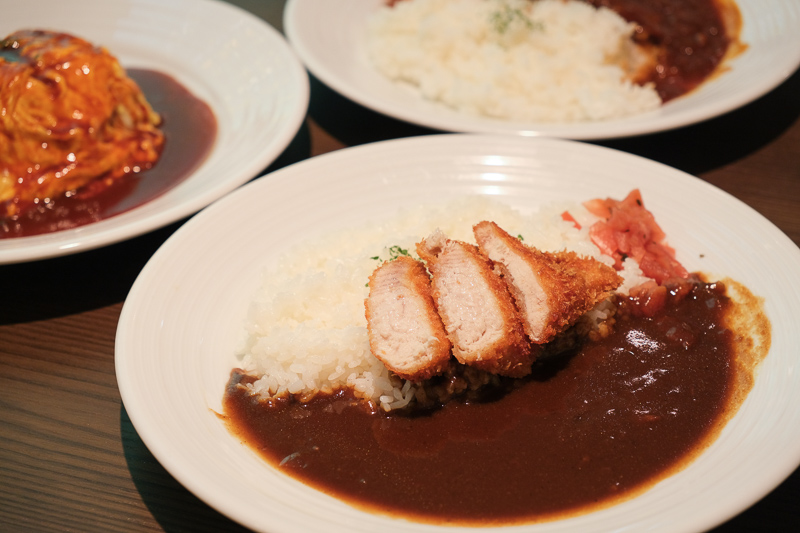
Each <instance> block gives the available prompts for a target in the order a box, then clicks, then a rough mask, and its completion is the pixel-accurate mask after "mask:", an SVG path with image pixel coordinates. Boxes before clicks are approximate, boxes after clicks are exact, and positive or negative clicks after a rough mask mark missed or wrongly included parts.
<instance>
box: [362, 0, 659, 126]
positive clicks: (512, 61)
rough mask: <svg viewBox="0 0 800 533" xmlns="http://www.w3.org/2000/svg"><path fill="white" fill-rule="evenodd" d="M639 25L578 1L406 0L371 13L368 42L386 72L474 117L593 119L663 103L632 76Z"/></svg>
mask: <svg viewBox="0 0 800 533" xmlns="http://www.w3.org/2000/svg"><path fill="white" fill-rule="evenodd" d="M633 31H634V25H633V24H631V23H628V22H626V21H625V20H624V19H623V18H622V17H620V16H619V15H617V14H616V13H614V12H613V11H611V10H610V9H607V8H599V9H598V8H595V7H593V6H591V5H589V4H587V3H584V2H580V1H578V0H537V1H535V2H531V1H530V0H403V1H401V2H398V3H397V4H395V6H394V7H388V6H386V7H382V8H381V9H379V10H378V11H377V12H376V13H375V14H374V15H373V16H372V18H371V19H370V20H369V23H368V25H367V37H366V46H367V51H368V55H369V57H370V60H371V61H372V63H373V64H374V66H375V67H376V68H377V70H378V71H380V72H381V73H382V74H383V75H385V76H387V77H388V78H390V79H392V80H395V81H399V82H405V83H408V84H410V85H411V86H413V87H416V88H417V89H418V90H419V91H420V92H421V94H422V95H423V96H424V97H425V98H427V99H430V100H433V101H438V102H442V103H444V104H446V105H447V106H450V107H452V108H455V109H458V110H460V111H463V112H466V113H470V114H473V115H484V116H488V117H494V118H499V119H511V120H519V121H536V122H573V121H592V120H603V119H610V118H619V117H624V116H628V115H632V114H637V113H642V112H645V111H649V110H653V109H656V108H658V107H659V106H660V105H661V99H660V98H659V96H658V94H657V93H656V91H655V89H654V88H653V87H652V86H650V85H647V86H639V85H636V84H633V83H631V82H630V81H628V79H627V78H626V75H625V71H624V70H623V66H622V65H625V64H626V62H629V61H630V60H631V58H632V55H631V54H632V52H633V45H632V43H631V39H630V36H631V35H632V33H633ZM634 62H635V60H634Z"/></svg>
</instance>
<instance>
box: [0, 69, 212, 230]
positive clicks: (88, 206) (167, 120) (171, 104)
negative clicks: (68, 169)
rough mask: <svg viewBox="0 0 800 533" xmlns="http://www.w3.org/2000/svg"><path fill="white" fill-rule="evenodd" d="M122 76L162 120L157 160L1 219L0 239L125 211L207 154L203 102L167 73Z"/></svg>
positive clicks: (208, 117) (208, 119) (207, 118)
mask: <svg viewBox="0 0 800 533" xmlns="http://www.w3.org/2000/svg"><path fill="white" fill-rule="evenodd" d="M127 72H128V75H129V76H130V77H131V78H132V79H133V80H134V81H136V83H137V84H138V85H139V87H140V88H141V89H142V92H143V93H144V94H145V96H146V98H147V100H148V101H149V102H150V105H151V106H152V107H153V109H154V110H155V111H157V112H158V113H159V114H160V115H161V117H162V120H163V123H162V126H161V129H162V131H163V132H164V135H165V137H166V143H165V147H164V150H163V152H162V154H161V157H160V158H159V160H158V162H157V163H156V164H155V165H154V166H153V167H152V168H150V169H149V170H143V171H141V172H138V173H136V172H131V173H129V174H128V175H126V176H125V177H124V178H122V179H119V180H116V181H115V182H113V183H112V184H111V185H110V186H101V187H97V186H93V184H89V185H88V186H86V187H84V188H82V189H81V190H79V191H77V192H76V193H75V194H74V195H72V196H70V197H60V198H55V199H53V200H52V201H50V202H48V203H47V204H45V205H40V206H36V207H34V208H31V209H28V210H26V211H23V213H22V214H21V215H18V216H15V217H11V218H8V219H0V239H4V238H5V239H7V238H14V237H26V236H32V235H41V234H44V233H51V232H54V231H61V230H65V229H70V228H75V227H78V226H83V225H85V224H90V223H92V222H97V221H99V220H103V219H107V218H109V217H113V216H115V215H118V214H120V213H124V212H125V211H128V210H130V209H133V208H135V207H138V206H140V205H142V204H145V203H147V202H149V201H151V200H153V199H154V198H157V197H158V196H160V195H162V194H164V193H165V192H166V191H168V190H169V189H171V188H173V187H175V186H176V185H177V184H179V183H180V182H181V181H183V180H184V179H186V178H187V177H188V176H189V175H190V174H191V173H192V172H193V171H194V170H195V169H196V168H197V167H198V166H199V165H200V164H201V163H202V162H203V160H204V159H205V158H206V156H207V155H208V154H209V153H210V151H211V147H212V146H213V144H214V140H215V139H216V135H217V121H216V118H215V117H214V113H213V111H212V110H211V108H209V107H208V105H207V104H206V103H205V102H203V101H202V100H200V99H198V98H196V97H195V96H194V95H192V94H191V93H190V92H189V91H188V90H187V89H186V88H185V87H183V86H182V85H181V84H180V83H178V82H177V81H176V80H175V79H173V78H172V77H171V76H169V75H167V74H163V73H161V72H156V71H153V70H146V69H130V70H128V71H127Z"/></svg>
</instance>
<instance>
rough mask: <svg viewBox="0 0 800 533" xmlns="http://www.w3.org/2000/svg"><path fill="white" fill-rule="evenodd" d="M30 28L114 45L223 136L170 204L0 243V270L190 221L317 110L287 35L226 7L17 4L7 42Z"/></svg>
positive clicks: (126, 2) (123, 0) (4, 29)
mask: <svg viewBox="0 0 800 533" xmlns="http://www.w3.org/2000/svg"><path fill="white" fill-rule="evenodd" d="M25 28H37V29H51V30H58V31H64V32H67V33H71V34H74V35H76V36H79V37H83V38H84V39H87V40H89V41H91V42H93V43H95V44H98V45H102V46H105V47H106V48H107V49H108V50H109V51H110V52H111V53H112V54H114V55H115V56H116V57H117V58H118V59H119V60H120V63H121V64H122V65H123V66H124V67H125V68H147V69H153V70H158V71H161V72H164V73H167V74H169V75H171V76H172V77H173V78H175V79H176V80H177V81H179V82H180V83H181V84H182V85H183V86H184V87H186V88H187V89H189V90H190V91H191V92H192V93H193V94H194V95H195V96H197V97H198V98H200V99H201V100H203V101H205V102H206V103H207V104H208V105H209V106H210V107H211V109H212V110H213V112H214V114H215V116H216V119H217V126H218V131H217V139H216V142H215V144H214V146H213V148H212V150H211V152H210V153H209V155H208V157H207V158H206V159H205V161H204V162H203V163H202V164H201V166H200V167H199V168H197V169H196V170H195V171H194V172H193V173H192V174H191V175H190V176H189V177H188V178H187V179H185V180H184V181H182V182H181V183H179V184H178V185H177V186H176V187H174V188H172V189H171V190H169V191H167V192H166V193H165V194H163V195H162V196H160V197H158V198H156V199H154V200H152V201H150V202H148V203H146V204H144V205H142V206H140V207H138V208H136V209H133V210H131V211H128V212H125V213H122V214H120V215H117V216H115V217H112V218H109V219H106V220H103V221H100V222H96V223H93V224H89V225H86V226H82V227H78V228H75V229H72V230H67V231H61V232H56V233H50V234H47V235H41V236H34V237H24V238H17V239H4V240H0V264H3V263H14V262H21V261H28V260H33V259H41V258H45V257H54V256H59V255H65V254H69V253H75V252H79V251H84V250H89V249H92V248H96V247H99V246H104V245H107V244H111V243H114V242H118V241H121V240H124V239H128V238H130V237H134V236H136V235H140V234H142V233H145V232H147V231H151V230H154V229H156V228H159V227H161V226H164V225H166V224H169V223H171V222H174V221H177V220H180V219H182V218H184V217H186V216H189V215H191V214H192V213H194V212H196V211H198V210H199V209H202V208H203V207H205V206H206V205H208V204H209V203H211V202H212V201H214V200H216V199H217V198H219V197H220V196H222V195H224V194H226V193H228V192H230V191H231V190H232V189H234V188H235V187H237V186H239V185H241V184H243V183H245V182H246V181H248V180H249V179H251V178H253V177H255V176H256V175H257V174H258V173H259V172H261V171H262V170H263V169H264V168H266V167H267V166H268V165H269V164H270V163H271V162H273V161H274V160H275V159H276V158H277V157H278V156H279V155H280V154H281V152H283V150H284V149H285V148H286V146H287V145H288V144H289V142H290V141H291V140H292V138H293V137H294V135H295V134H296V133H297V131H298V129H299V127H300V124H301V122H302V120H303V119H304V117H305V113H306V110H307V108H308V95H309V89H308V77H307V75H306V73H305V70H304V69H303V67H302V65H301V64H300V62H299V60H298V59H297V58H296V56H295V54H294V52H293V51H292V50H291V48H290V47H289V46H288V44H287V43H286V41H285V40H284V39H283V37H282V36H281V35H280V34H279V33H278V32H277V31H276V30H275V29H273V28H272V27H271V26H269V25H268V24H267V23H266V22H264V21H262V20H261V19H258V18H256V17H255V16H253V15H251V14H249V13H247V12H245V11H243V10H241V9H239V8H236V7H233V6H231V5H229V4H225V3H222V2H218V1H214V0H170V1H169V2H162V1H160V0H71V1H69V2H64V1H62V0H25V1H24V2H9V3H8V4H7V5H5V6H4V7H3V10H2V16H0V35H2V36H3V37H5V36H6V35H8V34H10V33H12V32H14V31H16V30H19V29H25Z"/></svg>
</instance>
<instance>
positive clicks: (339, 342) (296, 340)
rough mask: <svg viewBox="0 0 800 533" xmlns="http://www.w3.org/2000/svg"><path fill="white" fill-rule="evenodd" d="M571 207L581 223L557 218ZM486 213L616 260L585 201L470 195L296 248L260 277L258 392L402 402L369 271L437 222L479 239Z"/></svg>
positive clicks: (549, 243)
mask: <svg viewBox="0 0 800 533" xmlns="http://www.w3.org/2000/svg"><path fill="white" fill-rule="evenodd" d="M567 208H568V209H569V211H570V213H571V214H572V215H573V216H574V217H575V218H576V219H577V220H578V222H579V223H581V224H582V227H583V229H581V230H577V229H575V227H574V226H573V225H572V224H571V223H568V222H564V221H563V220H562V219H561V217H560V214H561V213H562V212H563V211H564V210H565V209H567ZM481 220H492V221H494V222H496V223H497V224H499V225H500V227H502V228H504V229H505V230H506V231H508V232H509V233H511V234H512V235H522V236H523V239H524V241H523V242H525V243H526V244H529V245H532V246H535V247H537V248H539V249H541V250H545V251H558V250H563V249H567V250H571V251H574V252H576V253H579V254H581V255H585V256H589V257H595V258H597V259H598V260H600V261H602V262H604V263H606V264H612V261H611V259H610V258H609V257H607V256H603V255H602V254H600V252H599V250H598V249H597V247H596V246H595V245H594V244H592V243H591V241H590V240H589V237H588V230H587V228H588V226H589V225H590V224H591V223H592V222H593V221H595V220H596V217H594V216H593V215H591V214H590V213H588V211H586V210H585V208H583V206H581V205H570V206H564V205H562V206H552V207H550V208H548V209H546V210H542V211H541V212H539V213H536V214H532V215H523V214H521V213H519V212H517V211H515V210H513V209H511V208H510V207H508V206H505V205H502V204H500V203H497V202H496V201H493V200H489V199H487V198H485V197H468V198H462V199H460V200H458V201H454V202H452V203H450V204H448V205H445V206H438V207H431V206H426V207H418V208H415V209H409V210H406V211H404V212H402V213H399V214H398V215H397V216H395V217H394V218H392V219H390V220H388V221H386V222H384V223H381V224H364V225H363V226H361V227H359V228H352V229H349V230H347V231H342V232H338V233H336V234H333V235H325V236H323V237H321V238H319V239H314V240H312V241H310V242H306V243H303V244H301V245H298V246H297V247H296V248H294V249H292V250H290V251H289V252H288V253H287V254H285V255H283V256H282V257H281V258H280V259H279V261H278V263H277V264H276V265H275V266H274V268H272V269H270V270H269V271H268V272H266V273H265V275H264V280H263V286H262V287H261V289H260V290H259V292H258V294H257V296H256V298H255V301H254V303H253V305H252V309H251V312H250V315H249V318H248V324H247V333H248V339H247V342H246V346H245V348H244V349H243V352H242V354H241V359H242V360H241V364H242V368H243V369H244V370H245V371H247V372H248V373H251V374H255V375H258V376H261V377H260V379H259V380H258V381H256V382H255V383H254V384H253V385H252V389H253V391H254V392H255V393H257V394H261V395H263V396H265V397H270V396H280V395H284V394H286V393H289V394H299V395H304V394H309V393H310V394H313V393H314V392H316V391H326V390H327V391H330V390H334V389H337V388H341V387H350V388H352V389H353V390H355V392H356V394H357V395H358V396H360V397H362V398H364V399H367V400H370V401H372V402H374V403H375V404H376V405H380V406H381V407H382V408H383V409H384V410H387V411H388V410H391V409H396V408H400V407H403V406H404V405H406V404H407V403H408V402H409V401H410V400H411V398H412V397H413V394H414V388H413V387H412V386H411V384H410V383H408V382H403V381H402V380H399V379H398V378H396V377H390V374H389V371H388V370H387V369H386V367H385V366H384V365H383V363H381V362H380V361H379V360H378V359H376V358H375V357H374V356H373V355H372V353H371V352H370V348H369V340H368V337H367V328H366V319H365V317H364V299H365V298H366V297H367V295H368V293H369V289H368V287H367V286H366V283H367V280H368V277H369V275H370V274H371V273H372V271H373V270H374V269H375V268H376V267H377V266H378V265H379V264H380V263H381V262H382V261H383V260H385V259H388V258H389V251H388V248H390V247H392V246H401V247H402V248H404V249H407V250H408V251H409V252H410V253H412V254H413V255H414V256H416V252H415V250H414V245H415V243H416V242H419V241H420V240H421V239H422V238H423V237H426V236H427V235H429V234H430V233H431V232H432V231H433V230H434V229H436V228H440V229H441V230H442V231H444V233H445V234H446V235H447V236H448V237H450V238H453V239H459V240H463V241H467V242H472V243H474V242H475V240H474V237H473V235H472V226H473V225H474V224H476V223H477V222H480V221H481ZM374 256H380V260H375V259H372V257H374ZM621 274H622V275H623V277H625V279H626V281H625V284H624V285H623V287H621V289H620V290H622V291H625V290H627V288H629V287H631V286H634V285H636V284H638V283H641V282H642V281H643V280H644V278H643V276H642V274H641V271H640V270H639V267H638V266H637V265H636V263H635V262H634V261H632V260H627V261H626V264H625V269H624V270H623V271H622V272H621Z"/></svg>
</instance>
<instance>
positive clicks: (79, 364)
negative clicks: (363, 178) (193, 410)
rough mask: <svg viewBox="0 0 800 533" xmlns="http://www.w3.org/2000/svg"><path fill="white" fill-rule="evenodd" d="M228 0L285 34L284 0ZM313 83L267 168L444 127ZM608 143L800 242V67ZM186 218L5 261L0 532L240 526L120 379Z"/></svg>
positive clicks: (755, 513)
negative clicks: (156, 278) (131, 304)
mask: <svg viewBox="0 0 800 533" xmlns="http://www.w3.org/2000/svg"><path fill="white" fill-rule="evenodd" d="M232 3H235V4H239V5H240V6H242V7H244V8H245V9H248V10H250V11H252V12H253V13H255V14H256V15H258V16H260V17H262V18H264V19H265V20H267V21H268V22H269V23H271V24H273V25H274V26H276V27H277V28H278V29H281V27H282V26H281V17H282V11H283V1H282V0H263V1H260V0H235V1H233V2H232ZM311 81H312V94H311V105H310V108H309V113H308V118H307V120H306V121H305V124H304V125H303V127H302V128H301V130H300V131H299V133H298V134H297V136H296V137H295V139H294V140H293V141H292V143H291V145H290V146H289V147H288V148H287V150H286V151H285V152H284V153H283V154H282V155H281V157H280V158H279V159H278V160H277V161H276V162H275V163H274V164H273V165H271V167H270V168H269V169H265V172H266V171H271V170H274V169H277V168H280V167H282V166H285V165H287V164H291V163H293V162H297V161H301V160H303V159H306V158H308V157H312V156H314V155H317V154H321V153H325V152H329V151H332V150H336V149H339V148H342V147H345V146H353V145H357V144H363V143H367V142H372V141H376V140H383V139H390V138H397V137H405V136H412V135H425V134H429V133H436V132H432V131H430V130H426V129H424V128H419V127H416V126H413V125H409V124H405V123H401V122H398V121H395V120H393V119H390V118H387V117H384V116H380V115H377V114H375V113H373V112H371V111H369V110H367V109H364V108H362V107H360V106H358V105H357V104H354V103H352V102H350V101H348V100H346V99H344V98H342V97H340V96H338V95H337V94H336V93H334V92H333V91H331V90H330V89H328V88H327V87H325V86H324V85H323V84H321V83H319V82H318V81H316V80H314V79H313V78H312V80H311ZM599 144H603V145H605V146H609V147H612V148H616V149H620V150H624V151H628V152H631V153H634V154H639V155H642V156H644V157H648V158H651V159H654V160H657V161H661V162H663V163H666V164H668V165H671V166H674V167H676V168H679V169H681V170H684V171H686V172H689V173H691V174H694V175H697V176H699V177H701V178H702V179H704V180H706V181H708V182H710V183H712V184H714V185H716V186H717V187H719V188H721V189H723V190H725V191H727V192H729V193H731V194H732V195H733V196H735V197H737V198H739V199H741V200H742V201H744V202H745V203H747V204H749V205H750V206H752V207H753V208H755V209H756V210H757V211H759V212H760V213H762V214H763V215H764V216H766V217H767V218H768V219H769V220H771V221H772V222H773V223H774V224H775V225H777V226H778V227H779V228H780V229H781V230H782V231H784V232H785V233H786V234H787V235H789V237H790V238H791V239H792V240H793V241H794V242H795V243H796V244H800V73H795V74H794V75H793V76H792V77H791V78H790V79H788V80H787V81H786V82H785V83H783V84H782V85H781V86H780V87H778V88H777V89H775V90H774V91H772V92H771V93H769V94H767V95H766V96H764V97H762V98H761V99H759V100H758V101H756V102H754V103H752V104H750V105H748V106H746V107H744V108H742V109H740V110H737V111H735V112H732V113H729V114H727V115H725V116H722V117H720V118H717V119H713V120H710V121H707V122H704V123H702V124H698V125H695V126H691V127H686V128H682V129H679V130H675V131H671V132H666V133H661V134H654V135H647V136H642V137H636V138H631V139H622V140H614V141H608V142H603V143H599ZM180 225H181V223H180V222H179V223H176V224H173V225H171V226H169V227H167V228H163V229H161V230H158V231H155V232H153V233H150V234H147V235H144V236H141V237H138V238H135V239H132V240H130V241H127V242H123V243H119V244H115V245H112V246H108V247H106V248H102V249H99V250H94V251H90V252H85V253H82V254H78V255H74V256H67V257H63V258H58V259H51V260H44V261H37V262H33V263H28V264H19V265H8V266H0V531H2V532H17V531H20V532H23V531H24V532H28V531H31V532H38V531H107V532H115V531H126V532H127V531H134V532H138V531H167V532H181V531H191V532H195V531H197V532H219V531H243V530H244V528H242V527H241V526H239V525H237V524H235V523H234V522H232V521H230V520H228V519H227V518H226V517H224V516H222V515H221V514H219V513H217V512H216V511H215V510H213V509H211V508H210V507H209V506H207V505H206V504H205V503H203V502H201V501H200V500H199V499H197V498H196V497H195V496H194V495H192V494H191V493H190V492H188V491H187V490H186V489H184V488H183V487H182V486H181V485H180V484H179V483H178V482H177V481H175V480H174V479H173V478H172V477H171V476H170V475H169V474H168V473H167V472H166V471H165V470H164V468H163V467H161V465H160V464H159V463H158V462H157V461H156V460H155V458H154V457H153V456H152V455H151V454H150V452H149V451H148V450H147V448H146V447H145V445H144V444H143V442H142V441H141V439H140V438H139V436H138V435H137V433H136V431H135V429H134V428H133V426H132V425H131V422H130V420H129V419H128V416H127V414H126V412H125V407H124V406H123V405H122V403H121V401H120V396H119V391H118V389H117V384H116V379H115V375H114V335H115V330H116V325H117V320H118V318H119V314H120V310H121V309H122V305H123V302H124V301H125V297H126V295H127V292H128V290H129V289H130V287H131V285H132V284H133V281H134V280H135V278H136V276H137V274H138V272H139V270H140V269H141V268H142V267H143V266H144V264H145V263H146V262H147V260H148V258H149V257H150V256H151V255H152V254H153V252H154V251H155V250H156V249H157V248H158V247H159V246H160V245H161V244H162V243H163V242H164V240H165V239H166V238H167V237H168V236H169V235H170V234H171V233H172V232H174V231H175V229H176V228H177V227H179V226H180ZM799 282H800V281H799ZM799 501H800V471H796V472H795V473H794V474H792V475H791V476H790V477H789V478H788V479H787V480H786V481H785V482H784V483H783V484H782V485H780V486H779V487H778V488H777V489H776V490H775V491H773V492H772V493H771V494H769V495H768V496H767V497H766V498H764V499H763V500H762V501H761V502H759V503H758V504H756V505H755V506H753V507H752V508H751V509H749V510H746V511H744V512H743V513H742V514H741V515H739V516H737V517H735V518H734V519H732V520H731V521H729V522H728V523H726V524H723V525H722V526H720V527H718V528H717V529H715V530H714V531H715V532H716V533H734V532H744V531H758V532H765V531H766V532H784V531H800V505H798V502H799Z"/></svg>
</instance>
